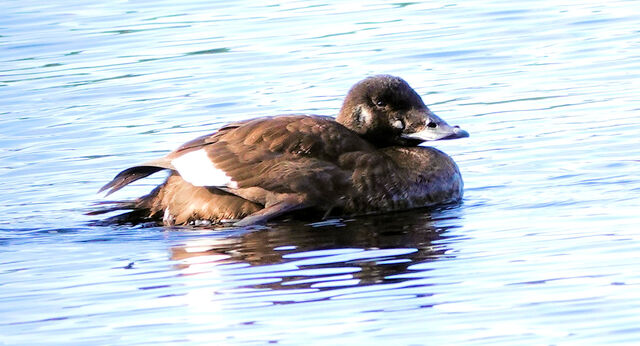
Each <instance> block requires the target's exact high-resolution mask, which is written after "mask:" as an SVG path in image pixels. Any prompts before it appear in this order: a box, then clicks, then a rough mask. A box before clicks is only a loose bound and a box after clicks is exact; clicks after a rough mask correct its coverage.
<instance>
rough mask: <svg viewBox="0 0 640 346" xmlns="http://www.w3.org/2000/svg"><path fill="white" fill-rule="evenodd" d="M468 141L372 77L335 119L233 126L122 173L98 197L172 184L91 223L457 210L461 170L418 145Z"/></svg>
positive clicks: (401, 88) (402, 84)
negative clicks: (155, 178)
mask: <svg viewBox="0 0 640 346" xmlns="http://www.w3.org/2000/svg"><path fill="white" fill-rule="evenodd" d="M468 136H469V133H468V132H467V131H465V130H463V129H461V128H460V127H459V126H451V125H449V124H448V123H447V122H446V121H444V120H443V119H441V118H440V117H438V116H437V115H436V114H434V113H433V112H432V111H431V110H430V109H429V108H428V107H427V106H426V105H425V103H424V102H423V100H422V98H421V97H420V95H419V94H418V93H417V92H416V91H415V90H414V89H413V88H412V87H411V86H410V85H409V84H408V83H407V82H406V81H405V80H403V79H402V78H400V77H396V76H391V75H375V76H371V77H367V78H365V79H363V80H361V81H359V82H357V83H356V84H355V85H353V86H352V87H351V89H350V90H349V92H348V93H347V95H346V97H345V99H344V102H343V104H342V107H341V109H340V111H339V113H338V115H337V117H335V118H333V117H330V116H321V115H310V114H287V115H277V116H270V117H269V116H268V117H260V118H254V119H249V120H242V121H236V122H232V123H229V124H227V125H224V126H222V127H220V128H219V129H218V130H217V131H215V132H213V133H212V134H208V135H204V136H201V137H198V138H195V139H193V140H191V141H189V142H187V143H185V144H183V145H182V146H180V147H179V148H178V149H176V150H174V151H172V152H170V153H169V154H167V155H166V156H164V157H161V158H158V159H154V160H151V161H148V162H144V163H142V164H138V165H135V166H132V167H129V168H127V169H125V170H123V171H121V172H120V173H118V174H117V175H116V176H115V177H114V178H113V180H111V181H110V182H109V183H107V184H106V185H104V186H103V187H102V188H101V189H100V190H99V192H103V191H107V195H109V194H111V193H113V192H116V191H118V190H120V189H121V188H123V187H125V186H126V185H128V184H130V183H132V182H134V181H137V180H139V179H142V178H145V177H148V176H150V175H152V174H154V173H156V172H160V171H168V172H169V175H168V177H167V179H166V180H165V181H164V182H163V183H162V184H160V185H158V186H157V187H156V188H154V189H153V190H152V191H151V192H150V193H149V194H147V195H145V196H142V197H140V198H137V199H135V200H133V201H129V202H118V204H117V205H116V206H115V207H110V208H106V209H102V210H99V211H95V212H92V213H91V214H93V215H95V214H102V213H106V212H110V211H115V210H124V209H128V210H131V211H130V213H129V214H128V215H129V216H132V215H134V216H135V217H136V218H137V219H141V220H156V222H158V223H160V224H162V225H165V226H173V225H189V224H191V225H194V224H196V225H198V224H203V223H204V224H207V225H209V224H221V223H226V222H231V223H232V225H234V226H249V225H258V224H265V223H266V222H268V221H270V220H274V219H278V218H280V217H283V216H285V215H294V214H296V213H298V212H303V211H307V212H308V211H313V212H314V215H316V214H317V215H323V217H324V218H326V217H328V216H330V215H332V216H334V215H335V216H338V217H345V216H358V215H367V214H376V213H385V212H392V211H399V210H406V209H412V208H422V207H431V206H436V205H442V204H449V203H456V202H459V201H460V200H461V199H462V197H463V181H462V176H461V174H460V170H459V168H458V166H457V165H456V163H455V162H454V161H453V159H452V158H451V157H449V156H448V155H447V154H445V153H444V152H442V151H440V150H438V149H436V148H433V147H429V146H422V145H421V144H422V143H424V142H429V141H436V140H448V139H456V138H464V137H468ZM127 219H128V220H130V219H131V218H127Z"/></svg>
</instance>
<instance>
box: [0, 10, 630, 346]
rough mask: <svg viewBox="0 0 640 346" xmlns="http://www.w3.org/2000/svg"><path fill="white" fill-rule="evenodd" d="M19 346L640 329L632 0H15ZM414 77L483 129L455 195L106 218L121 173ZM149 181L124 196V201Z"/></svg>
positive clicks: (10, 285)
mask: <svg viewBox="0 0 640 346" xmlns="http://www.w3.org/2000/svg"><path fill="white" fill-rule="evenodd" d="M3 13H4V14H3V15H2V19H1V20H0V99H1V100H2V101H0V104H1V106H2V107H0V179H1V181H2V183H1V184H0V212H1V213H2V218H0V340H1V342H2V343H6V344H33V343H51V344H55V343H60V344H69V343H73V344H78V343H80V344H89V343H91V344H145V343H151V342H154V343H155V342H166V343H169V342H182V343H231V344H235V343H241V344H245V343H246V344H264V343H268V342H274V343H283V344H300V343H308V342H314V343H317V344H327V343H336V342H338V343H341V344H352V343H375V344H390V343H393V344H455V343H465V344H488V343H492V344H493V343H496V344H506V345H513V344H581V345H582V344H604V343H634V342H638V341H639V340H640V328H639V327H638V325H640V319H639V318H638V315H639V312H640V287H639V286H640V275H639V274H638V270H637V268H639V267H640V236H639V235H638V226H637V225H638V224H639V223H640V216H638V211H639V210H640V200H639V198H638V197H639V196H640V179H639V177H638V172H640V145H639V142H638V136H637V134H638V133H640V120H639V119H640V117H638V114H639V112H640V99H639V98H638V92H637V91H638V90H640V83H639V82H638V81H639V80H640V78H639V77H640V31H639V30H638V18H640V6H639V5H638V4H637V3H636V2H634V1H609V2H606V3H603V4H598V3H595V2H588V1H582V2H580V1H560V2H558V1H519V2H514V1H497V0H494V1H491V0H487V1H474V2H458V3H457V2H447V1H425V2H406V3H387V2H369V3H366V4H364V3H363V4H353V3H347V2H338V1H336V2H327V1H290V2H257V1H234V2H214V3H211V2H199V1H193V0H190V1H184V2H180V4H176V3H175V2H172V1H165V2H158V1H155V2H119V1H109V2H102V3H88V2H82V1H72V2H69V1H67V2H64V3H60V4H56V3H49V2H43V1H39V0H35V1H27V2H19V3H18V2H9V3H7V4H5V5H4V11H3ZM379 73H390V74H395V75H399V76H401V77H403V78H404V79H406V80H407V81H408V82H409V83H410V84H411V85H412V86H413V87H414V88H416V90H418V92H419V93H420V94H421V95H423V98H424V100H425V102H426V103H427V104H429V105H430V107H431V109H432V110H433V111H434V112H436V113H437V114H438V115H440V116H441V117H442V118H444V119H446V120H447V121H448V122H449V123H451V124H457V125H460V126H461V127H462V128H464V129H466V130H468V131H469V132H470V133H471V137H469V138H466V139H459V140H455V141H445V142H438V143H434V146H436V147H438V148H439V149H441V150H444V151H445V152H447V153H448V154H450V155H451V156H452V157H453V158H454V159H455V160H456V162H457V163H458V165H459V166H460V170H461V171H462V174H463V177H464V180H465V187H466V188H465V198H464V201H463V203H462V204H461V205H458V206H453V207H449V208H440V209H436V210H415V211H411V212H406V213H395V214H389V215H381V216H375V217H366V218H356V219H338V220H329V221H327V222H323V223H315V224H314V223H312V224H309V223H308V222H306V223H305V222H299V221H284V222H277V223H273V224H269V225H267V227H265V228H257V229H223V230H212V229H202V228H201V229H193V228H163V227H129V226H120V227H115V226H113V227H111V226H92V225H91V223H90V222H91V221H92V218H91V217H88V216H85V215H83V213H84V212H86V211H88V210H90V209H91V205H92V203H94V202H97V201H100V200H102V197H101V196H100V195H96V193H95V192H96V191H97V190H98V188H99V187H100V186H102V185H103V184H104V183H106V182H107V181H109V180H110V179H111V178H112V177H113V176H114V175H115V174H116V173H117V172H118V171H119V170H121V169H123V168H125V167H128V166H129V165H131V164H135V163H139V162H143V161H145V160H148V159H151V158H155V157H157V156H160V155H163V154H164V153H166V152H167V151H169V150H172V149H174V148H175V147H177V146H178V145H180V144H181V143H183V142H185V141H187V140H189V139H191V138H194V137H196V136H198V135H202V134H205V133H209V132H212V131H213V130H215V129H216V128H217V127H219V126H221V125H223V124H224V123H226V122H229V121H233V120H238V119H245V118H252V117H256V116H263V115H273V114H279V113H292V112H309V113H316V114H326V115H335V114H336V113H337V111H338V109H339V108H340V105H341V104H340V103H341V100H342V97H343V96H344V95H345V94H346V92H347V90H348V88H349V87H350V86H351V85H352V84H353V83H355V82H356V81H358V80H360V79H362V78H363V77H365V76H368V75H371V74H379ZM162 179H163V177H162V176H158V177H155V178H151V179H146V180H143V181H142V182H140V183H137V184H135V185H134V186H131V187H128V188H126V189H123V190H121V191H119V192H118V193H116V194H115V195H114V196H113V198H115V199H130V198H134V197H137V196H139V195H141V194H143V193H146V192H147V191H149V190H150V189H151V188H152V187H153V186H154V185H155V184H157V183H159V182H160V181H162Z"/></svg>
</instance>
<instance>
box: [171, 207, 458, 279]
mask: <svg viewBox="0 0 640 346" xmlns="http://www.w3.org/2000/svg"><path fill="white" fill-rule="evenodd" d="M456 219H457V216H456V210H455V209H450V210H444V211H443V210H436V211H431V212H428V211H425V210H417V211H416V210H413V211H407V212H401V213H391V214H384V215H376V216H367V217H361V218H356V219H351V220H329V221H326V222H321V223H316V224H309V223H305V222H302V221H295V220H287V221H284V222H279V223H274V224H271V225H269V227H268V228H266V229H259V230H250V231H246V230H245V231H238V232H240V233H239V234H237V233H236V234H231V235H228V234H227V235H224V236H220V235H219V234H215V233H214V234H212V236H210V237H203V238H199V239H196V240H193V241H189V242H188V243H187V244H185V245H181V246H176V247H173V248H172V249H171V257H172V259H173V260H175V261H178V262H179V264H178V265H177V268H176V269H179V270H181V271H182V273H183V274H184V275H189V274H191V275H196V274H198V273H203V272H206V271H207V270H208V269H207V268H209V269H211V268H212V266H215V267H216V271H221V273H225V274H223V275H229V277H230V278H229V279H230V280H234V279H240V280H242V279H247V276H248V277H249V278H250V279H260V278H264V277H267V278H272V279H273V278H276V279H279V280H268V282H266V283H257V284H250V285H248V286H242V284H241V283H240V282H239V286H242V287H253V288H269V289H300V288H331V287H344V286H347V285H359V286H364V285H371V284H378V283H393V282H399V281H404V280H406V278H395V277H394V276H397V275H399V274H404V273H407V272H408V267H409V266H410V265H413V264H416V263H423V262H428V261H433V260H435V259H437V258H439V257H441V256H443V255H444V254H445V252H446V251H447V248H446V247H445V245H444V244H446V242H445V241H438V240H442V239H443V238H446V237H447V236H446V230H447V229H448V228H450V227H453V226H446V225H452V224H454V225H455V224H458V222H457V221H458V220H456ZM451 221H453V222H451ZM434 242H435V243H434ZM228 264H234V265H232V266H228ZM221 265H222V266H221ZM247 267H249V269H252V270H251V271H249V274H246V273H247V271H246V269H247ZM256 267H258V268H256ZM224 268H228V270H226V269H224ZM237 268H241V269H240V270H238V269H237ZM242 269H245V270H244V271H243V270H242ZM243 273H245V274H244V275H243ZM309 273H311V274H309ZM274 281H276V282H274Z"/></svg>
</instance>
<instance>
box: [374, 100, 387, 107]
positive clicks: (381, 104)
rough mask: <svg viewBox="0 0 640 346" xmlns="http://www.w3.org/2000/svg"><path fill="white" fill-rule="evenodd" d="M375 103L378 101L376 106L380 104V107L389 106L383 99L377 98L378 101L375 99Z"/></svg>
mask: <svg viewBox="0 0 640 346" xmlns="http://www.w3.org/2000/svg"><path fill="white" fill-rule="evenodd" d="M375 103H376V106H378V107H386V106H387V103H386V102H384V101H382V100H377V101H375Z"/></svg>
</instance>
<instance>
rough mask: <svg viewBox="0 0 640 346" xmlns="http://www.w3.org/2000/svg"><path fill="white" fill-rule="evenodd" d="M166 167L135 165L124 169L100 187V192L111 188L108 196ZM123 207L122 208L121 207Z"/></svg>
mask: <svg viewBox="0 0 640 346" xmlns="http://www.w3.org/2000/svg"><path fill="white" fill-rule="evenodd" d="M163 169H165V168H162V167H155V166H134V167H131V168H127V169H125V170H124V171H122V172H120V173H118V175H116V177H115V178H113V180H111V181H110V182H109V183H108V184H107V185H105V186H103V187H102V188H100V190H99V191H98V192H102V191H105V190H109V191H108V192H107V196H109V195H110V194H112V193H114V192H116V191H118V190H120V189H121V188H123V187H125V186H127V185H129V184H131V183H132V182H134V181H136V180H138V179H142V178H145V177H148V176H150V175H151V174H153V173H155V172H158V171H161V170H163ZM120 209H122V208H120Z"/></svg>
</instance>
